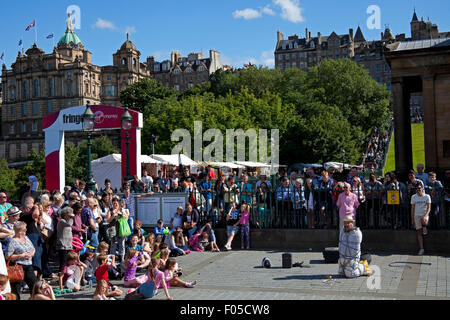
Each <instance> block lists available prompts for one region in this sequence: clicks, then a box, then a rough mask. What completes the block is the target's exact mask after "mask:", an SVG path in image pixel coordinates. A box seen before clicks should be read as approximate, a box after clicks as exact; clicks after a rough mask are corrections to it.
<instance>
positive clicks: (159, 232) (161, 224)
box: [153, 219, 164, 237]
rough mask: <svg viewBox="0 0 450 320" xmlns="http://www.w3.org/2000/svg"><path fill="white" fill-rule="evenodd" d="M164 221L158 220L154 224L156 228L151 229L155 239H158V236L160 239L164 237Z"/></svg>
mask: <svg viewBox="0 0 450 320" xmlns="http://www.w3.org/2000/svg"><path fill="white" fill-rule="evenodd" d="M163 232H164V221H163V219H158V221H157V222H156V226H155V228H154V229H153V234H154V235H155V237H158V235H160V236H161V237H162V236H163V235H164V234H163Z"/></svg>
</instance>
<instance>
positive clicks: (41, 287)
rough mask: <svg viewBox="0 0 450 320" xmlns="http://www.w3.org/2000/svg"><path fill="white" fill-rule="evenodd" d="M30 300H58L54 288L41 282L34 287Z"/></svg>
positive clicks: (43, 281)
mask: <svg viewBox="0 0 450 320" xmlns="http://www.w3.org/2000/svg"><path fill="white" fill-rule="evenodd" d="M30 300H56V298H55V294H54V293H53V289H52V286H51V285H50V284H48V283H47V282H46V281H45V280H41V281H39V282H36V284H35V285H34V287H33V291H32V292H31V297H30Z"/></svg>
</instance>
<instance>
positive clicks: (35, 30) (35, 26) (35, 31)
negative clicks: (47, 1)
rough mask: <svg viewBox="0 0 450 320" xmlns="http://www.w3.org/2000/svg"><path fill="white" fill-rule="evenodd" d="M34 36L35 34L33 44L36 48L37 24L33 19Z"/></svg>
mask: <svg viewBox="0 0 450 320" xmlns="http://www.w3.org/2000/svg"><path fill="white" fill-rule="evenodd" d="M34 34H35V41H34V43H35V44H36V47H37V23H36V18H34Z"/></svg>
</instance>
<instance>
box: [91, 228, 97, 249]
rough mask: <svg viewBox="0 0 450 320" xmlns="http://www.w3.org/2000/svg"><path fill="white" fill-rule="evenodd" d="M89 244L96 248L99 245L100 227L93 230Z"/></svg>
mask: <svg viewBox="0 0 450 320" xmlns="http://www.w3.org/2000/svg"><path fill="white" fill-rule="evenodd" d="M89 245H90V246H92V247H94V248H97V247H98V229H97V232H92V231H91V240H90V241H89Z"/></svg>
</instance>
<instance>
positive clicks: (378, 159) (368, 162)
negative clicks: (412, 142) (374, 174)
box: [364, 128, 389, 170]
mask: <svg viewBox="0 0 450 320" xmlns="http://www.w3.org/2000/svg"><path fill="white" fill-rule="evenodd" d="M388 143H389V136H388V134H387V133H386V132H381V131H380V130H379V129H378V128H375V129H374V130H373V132H372V135H371V136H370V141H369V146H368V148H367V152H366V155H365V159H364V168H365V169H367V170H378V169H380V168H381V166H382V165H383V163H382V162H383V160H384V159H385V157H386V156H387V145H388Z"/></svg>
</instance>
